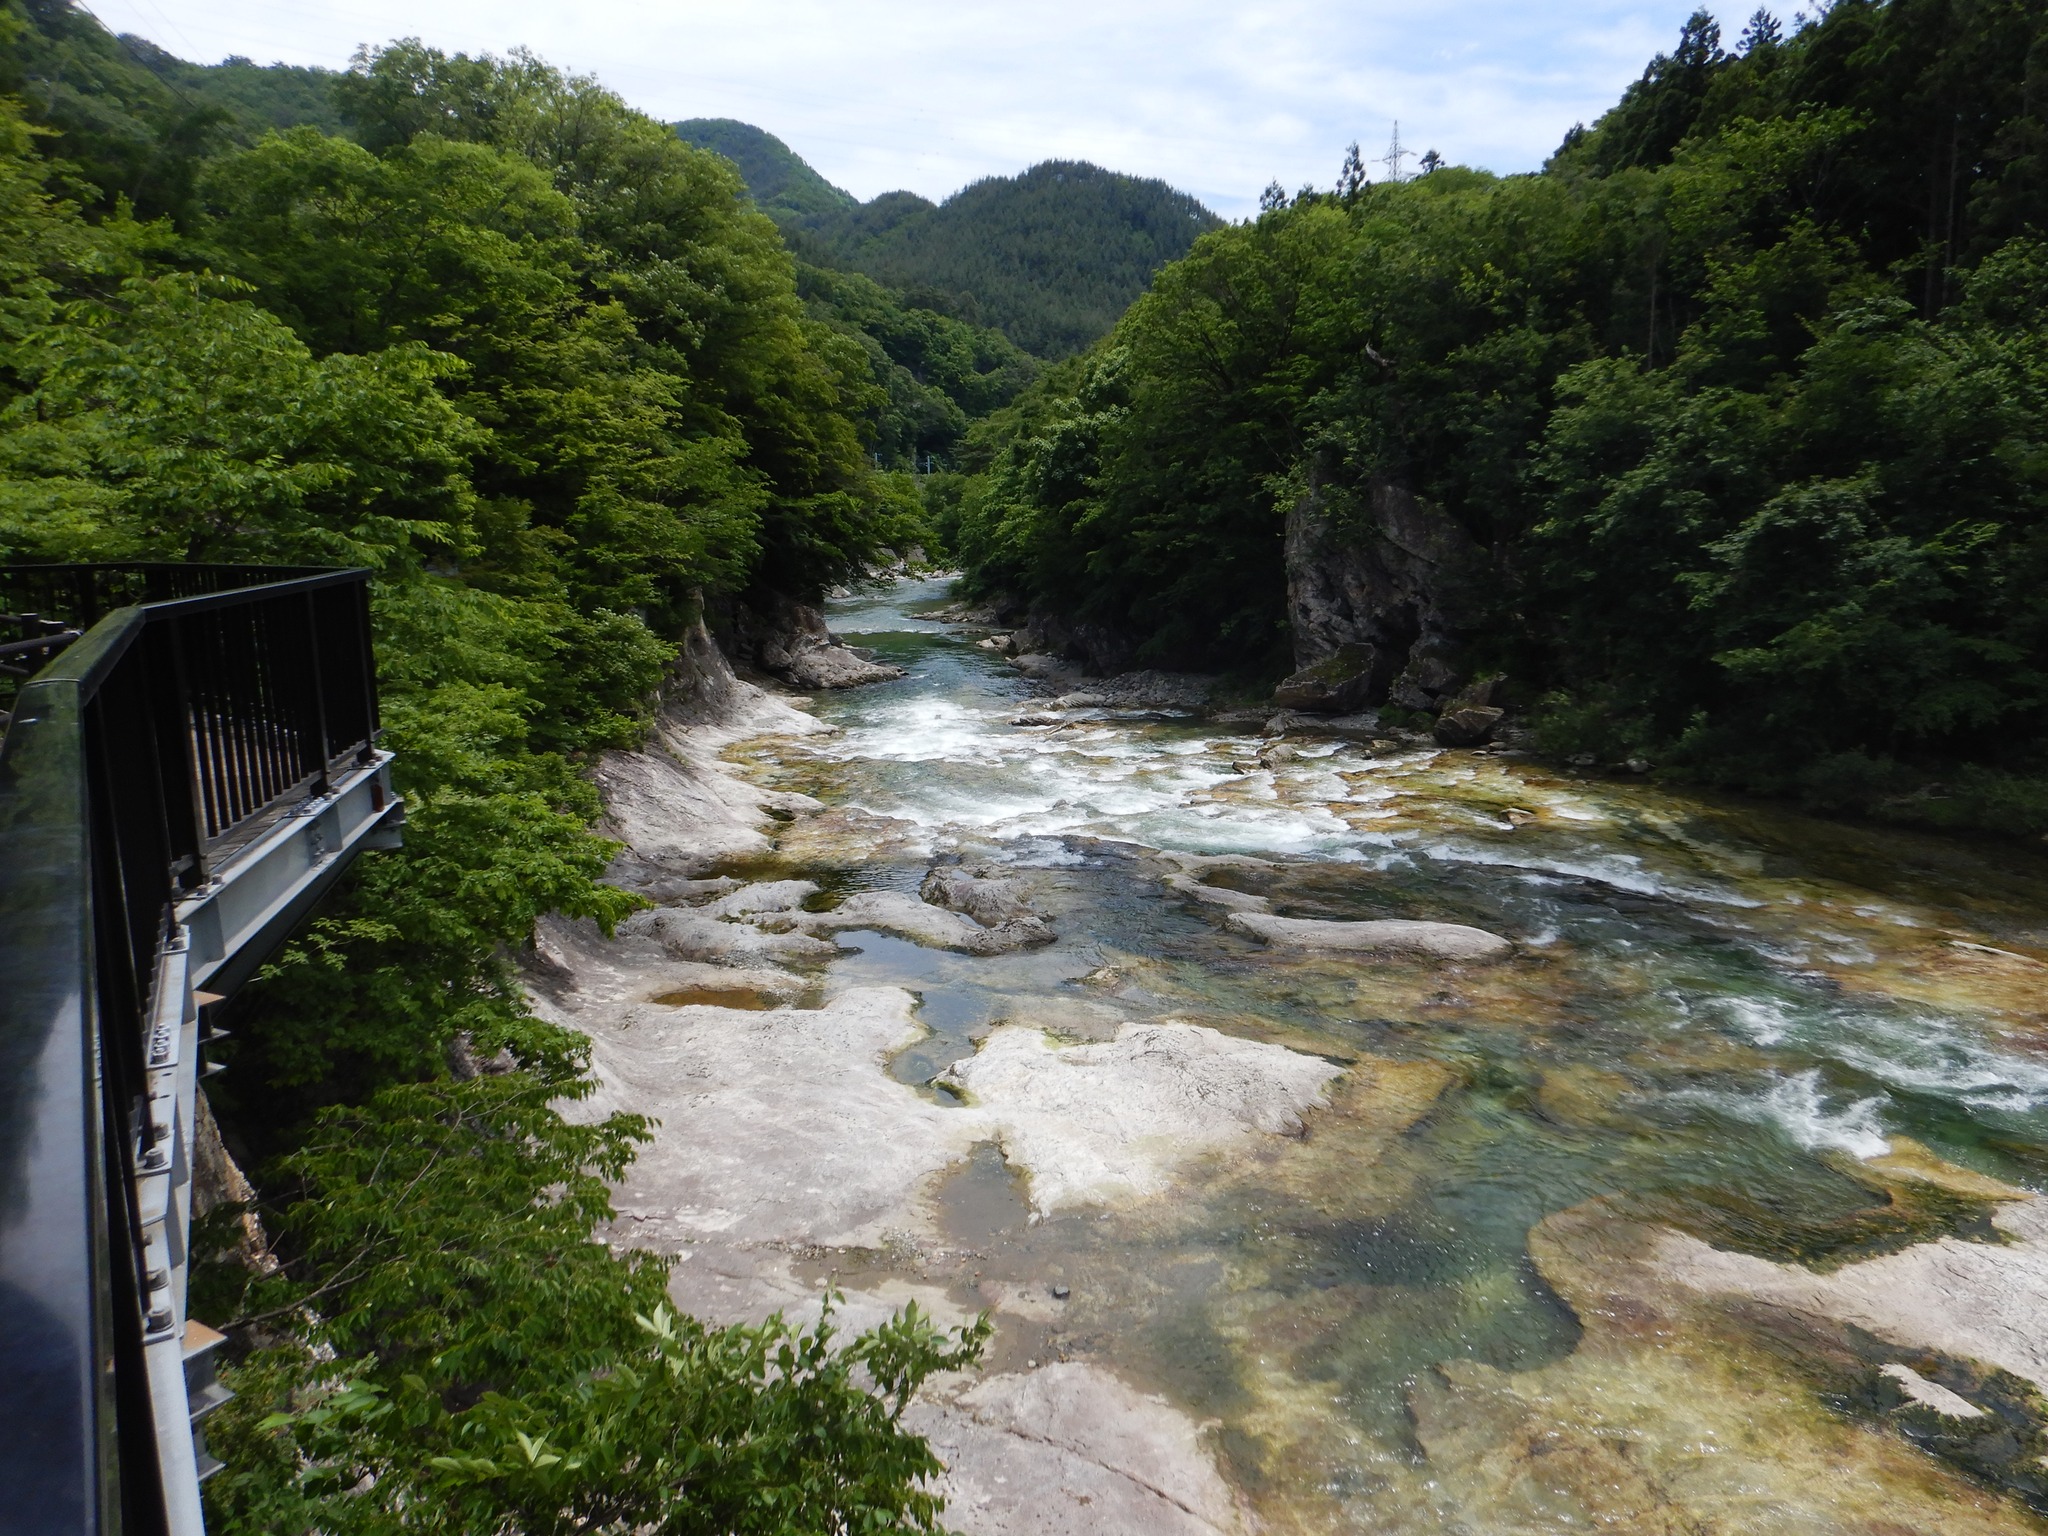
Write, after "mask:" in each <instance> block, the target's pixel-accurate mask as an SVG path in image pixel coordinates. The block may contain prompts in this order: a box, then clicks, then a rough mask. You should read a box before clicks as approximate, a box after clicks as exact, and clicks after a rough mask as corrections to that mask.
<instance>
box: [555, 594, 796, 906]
mask: <svg viewBox="0 0 2048 1536" xmlns="http://www.w3.org/2000/svg"><path fill="white" fill-rule="evenodd" d="M824 729H826V727H825V726H824V725H822V724H821V723H820V722H819V721H818V720H817V719H816V718H815V717H814V716H811V715H807V714H804V713H803V712H802V711H801V710H798V709H794V708H792V707H791V706H790V705H788V704H787V703H785V702H784V701H782V700H781V699H778V698H776V697H774V696H773V695H771V694H768V693H765V692H763V691H762V690H761V689H759V688H756V687H754V686H753V685H752V684H751V683H747V682H743V681H741V680H740V679H739V678H737V677H735V676H734V675H733V670H732V665H731V663H729V662H728V661H727V660H726V658H725V654H724V653H723V652H722V651H720V650H719V648H718V646H717V645H716V644H714V643H713V641H712V638H711V635H710V633H709V632H708V631H707V630H706V628H705V627H704V625H702V624H701V623H700V624H697V625H694V626H692V627H691V629H690V631H689V633H688V634H687V635H685V636H684V639H683V647H682V651H681V653H680V654H679V655H678V657H677V658H676V663H675V666H674V668H673V669H672V671H671V673H670V676H669V678H668V680H667V682H666V683H665V684H664V686H663V689H662V705H661V710H660V712H659V713H658V714H657V715H656V716H655V721H654V729H653V731H652V732H651V733H650V734H649V738H648V742H647V744H646V745H645V746H644V747H642V748H641V749H640V750H638V751H636V752H607V753H606V754H605V755H604V757H603V758H602V759H601V760H600V761H599V762H598V765H597V768H596V771H595V772H594V773H593V774H592V775H591V777H592V778H593V779H594V780H595V781H596V783H597V787H598V790H599V792H600V793H601V794H602V795H603V796H604V805H605V820H604V823H603V825H602V830H603V831H604V832H605V833H606V835H608V836H611V837H615V838H617V839H618V840H619V841H620V842H622V843H624V844H625V845H626V850H625V851H624V852H623V853H621V854H620V856H619V858H618V861H617V862H616V863H615V864H614V866H613V868H612V871H611V879H612V880H613V881H614V882H615V883H616V884H619V885H622V886H625V887H626V888H627V889H629V890H635V891H642V892H648V893H650V894H654V895H655V899H656V900H669V899H674V898H673V897H665V896H662V895H660V894H658V892H659V891H662V890H672V891H684V890H688V889H691V887H690V885H688V884H677V883H676V882H689V881H691V880H692V878H693V877H695V876H697V875H700V874H702V873H703V872H704V871H705V870H707V869H710V868H712V867H713V866H715V865H717V864H720V863H722V862H724V861H726V860H729V859H734V858H748V857H753V856H756V855H759V854H763V853H766V852H768V850H769V849H770V847H772V846H773V844H772V842H771V840H770V838H769V837H768V834H767V833H766V832H765V831H764V830H763V827H764V825H766V824H767V822H768V813H769V812H771V811H774V812H785V813H787V812H803V811H816V810H822V809H823V807H822V806H821V805H820V804H819V802H818V801H816V800H813V799H811V798H810V796H808V795H797V794H789V793H786V792H783V791H779V790H771V789H762V788H760V787H759V786H758V785H754V784H750V783H748V782H747V781H746V780H744V779H742V778H740V777H739V776H738V775H737V774H735V773H734V772H733V771H732V770H731V768H729V767H728V766H727V765H726V764H724V763H722V762H720V761H719V757H718V754H719V752H720V751H721V750H723V749H724V748H725V747H727V746H729V745H730V744H731V743H733V742H735V741H738V740H741V739H743V738H745V737H749V736H762V735H781V736H803V735H810V734H812V733H815V732H818V731H822V730H824Z"/></svg>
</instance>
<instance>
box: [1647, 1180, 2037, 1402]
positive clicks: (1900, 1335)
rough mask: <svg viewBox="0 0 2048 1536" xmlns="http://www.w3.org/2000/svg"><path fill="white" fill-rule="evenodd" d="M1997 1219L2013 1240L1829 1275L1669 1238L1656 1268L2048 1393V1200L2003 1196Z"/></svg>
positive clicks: (1930, 1250)
mask: <svg viewBox="0 0 2048 1536" xmlns="http://www.w3.org/2000/svg"><path fill="white" fill-rule="evenodd" d="M1958 1171H1959V1172H1961V1171H1963V1170H1958ZM2018 1193H2020V1194H2022V1195H2024V1192H2023V1191H2022V1192H2018ZM1991 1220H1992V1222H1993V1223H1994V1224H1995V1225H1996V1227H1997V1228H1998V1230H1999V1231H2000V1233H2001V1234H2003V1235H2004V1236H2005V1238H2006V1239H2007V1240H2006V1241H2005V1242H2001V1243H1972V1242H1966V1241H1964V1240H1963V1239H1961V1238H1958V1237H1943V1238H1938V1239H1936V1240H1935V1241H1934V1242H1931V1243H1915V1244H1914V1245H1913V1246H1912V1247H1910V1248H1906V1249H1903V1250H1902V1251H1900V1252H1898V1253H1887V1254H1882V1255H1880V1256H1878V1257H1877V1258H1873V1259H1865V1260H1863V1261H1861V1262H1860V1263H1855V1264H1844V1265H1843V1266H1842V1267H1841V1268H1839V1269H1836V1270H1833V1271H1831V1272H1829V1273H1827V1274H1817V1273H1815V1272H1814V1271H1812V1270H1809V1269H1805V1268H1802V1267H1801V1266H1799V1265H1796V1264H1778V1263H1774V1262H1773V1261H1771V1260H1769V1259H1761V1258H1756V1257H1754V1256H1752V1255H1750V1254H1746V1253H1729V1252H1725V1251H1723V1250H1721V1249H1718V1248H1713V1247H1709V1246H1708V1245H1707V1244H1706V1243H1703V1242H1701V1241H1700V1240H1699V1239H1698V1238H1696V1237H1692V1236H1689V1235H1688V1234H1685V1233H1681V1232H1665V1233H1663V1234H1662V1235H1661V1236H1660V1238H1659V1239H1658V1242H1657V1246H1656V1249H1655V1252H1654V1255H1653V1262H1654V1264H1655V1266H1656V1268H1657V1270H1658V1272H1659V1273H1660V1274H1662V1275H1663V1276H1664V1277H1666V1278H1668V1279H1670V1280H1672V1281H1674V1282H1676V1283H1677V1284H1679V1285H1682V1286H1684V1287H1686V1288H1687V1289H1689V1290H1693V1291H1698V1292H1701V1293H1704V1294H1709V1295H1720V1296H1733V1297H1740V1298H1743V1299H1745V1300H1748V1301H1752V1302H1761V1303H1764V1304H1766V1305H1769V1306H1774V1307H1781V1308H1784V1309H1786V1310H1788V1311H1793V1312H1801V1313H1806V1314H1809V1315H1812V1316H1815V1317H1820V1318H1825V1319H1828V1320H1830V1321H1832V1322H1837V1323H1848V1324H1851V1325H1853V1326H1855V1327H1857V1328H1861V1329H1862V1330H1863V1331H1864V1332H1866V1333H1870V1334H1874V1335H1876V1336H1877V1337H1878V1338H1880V1339H1884V1340H1887V1341H1889V1342H1891V1343H1893V1344H1897V1345H1901V1346H1903V1347H1905V1348H1908V1349H1923V1350H1934V1351H1936V1352H1938V1353H1940V1354H1945V1355H1952V1356H1956V1357H1959V1358H1961V1359H1965V1360H1975V1361H1981V1362H1982V1363H1984V1364H1986V1365H1992V1366H1996V1367H1998V1368H1999V1369H2000V1370H2005V1371H2010V1372H2011V1373H2012V1374H2013V1375H2015V1376H2019V1377H2023V1378H2024V1379H2026V1380H2027V1381H2030V1382H2032V1383H2033V1384H2034V1386H2035V1387H2037V1388H2039V1389H2041V1390H2043V1391H2048V1333H2044V1332H2043V1330H2042V1327H2041V1319H2042V1318H2043V1317H2048V1201H2044V1200H2042V1199H2040V1198H2038V1197H2035V1196H2025V1197H2024V1198H2021V1199H2012V1198H2011V1197H2010V1196H2003V1197H2001V1203H1999V1204H1998V1205H1996V1206H1995V1207H1994V1208H1993V1210H1992V1214H1991Z"/></svg>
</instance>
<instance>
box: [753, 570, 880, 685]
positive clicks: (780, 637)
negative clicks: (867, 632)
mask: <svg viewBox="0 0 2048 1536" xmlns="http://www.w3.org/2000/svg"><path fill="white" fill-rule="evenodd" d="M731 645H732V649H733V654H734V655H735V656H736V657H737V658H738V659H739V660H740V661H742V662H745V663H748V664H749V665H752V666H755V667H758V668H759V669H760V670H761V671H763V672H766V673H768V674H769V675H770V676H772V677H778V678H780V679H781V680H782V681H783V682H785V683H789V684H791V685H792V686H794V687H797V688H858V687H860V686H862V685H864V684H867V683H886V682H889V681H891V680H893V679H895V678H899V677H901V676H902V675H903V669H902V668H901V667H892V666H890V665H888V664H887V663H886V662H879V661H871V660H869V659H868V658H867V657H865V656H863V655H861V654H860V653H859V652H858V651H855V650H852V649H851V648H849V647H848V646H846V645H844V644H842V643H841V642H840V641H839V640H838V638H837V637H835V636H834V635H833V633H832V631H831V630H830V629H828V628H827V627H826V625H825V615H824V613H823V611H822V610H820V609H818V608H815V607H813V606H812V605H811V604H809V603H801V602H798V601H797V600H796V599H795V598H792V597H787V596H784V595H783V594H781V593H775V594H773V595H771V596H770V597H768V598H766V599H763V600H761V601H760V603H759V605H758V606H752V607H749V606H746V605H740V606H736V607H735V608H734V609H733V610H732V615H731Z"/></svg>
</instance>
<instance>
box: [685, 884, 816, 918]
mask: <svg viewBox="0 0 2048 1536" xmlns="http://www.w3.org/2000/svg"><path fill="white" fill-rule="evenodd" d="M817 894H818V887H817V885H816V883H815V882H813V881H810V880H762V881H757V882H756V883H754V884H752V885H743V886H741V887H740V888H739V889H738V890H735V891H730V892H728V893H726V894H725V895H723V896H720V897H718V898H716V899H715V900H712V901H707V902H705V903H704V904H702V905H701V906H699V907H698V908H697V909H696V910H697V911H699V912H702V913H703V914H704V915H705V916H707V917H748V916H752V915H754V914H757V913H762V912H791V911H794V910H795V909H796V908H798V907H800V906H802V905H803V904H804V901H805V900H806V899H807V898H809V897H812V896H815V895H817Z"/></svg>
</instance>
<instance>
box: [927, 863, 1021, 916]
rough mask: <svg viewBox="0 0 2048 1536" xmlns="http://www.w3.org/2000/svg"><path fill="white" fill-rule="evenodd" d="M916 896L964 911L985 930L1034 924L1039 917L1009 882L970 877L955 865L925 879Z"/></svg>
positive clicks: (940, 868)
mask: <svg viewBox="0 0 2048 1536" xmlns="http://www.w3.org/2000/svg"><path fill="white" fill-rule="evenodd" d="M917 894H918V895H919V896H922V897H923V898H924V899H925V900H926V901H927V902H929V903H931V905H933V906H935V907H944V908H945V909H946V910H947V911H948V912H964V913H965V914H966V915H967V916H969V917H971V918H973V919H974V920H975V921H976V922H977V923H979V924H981V926H982V927H984V928H1000V927H1001V926H1002V925H1003V924H1004V923H1014V922H1025V921H1032V920H1035V919H1036V918H1037V917H1038V914H1037V913H1035V912H1033V911H1032V910H1031V908H1030V907H1029V906H1027V905H1026V904H1025V902H1024V898H1023V897H1021V896H1019V895H1018V894H1017V887H1016V885H1015V883H1014V882H1012V881H1009V880H995V879H989V878H986V877H983V876H978V875H971V874H969V873H968V872H967V871H966V870H964V869H962V868H960V867H959V866H958V865H957V864H955V865H941V866H940V867H939V868H936V869H934V870H932V871H931V872H930V873H929V874H927V875H926V876H925V877H924V883H923V884H922V885H920V886H919V887H918V888H917Z"/></svg>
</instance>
